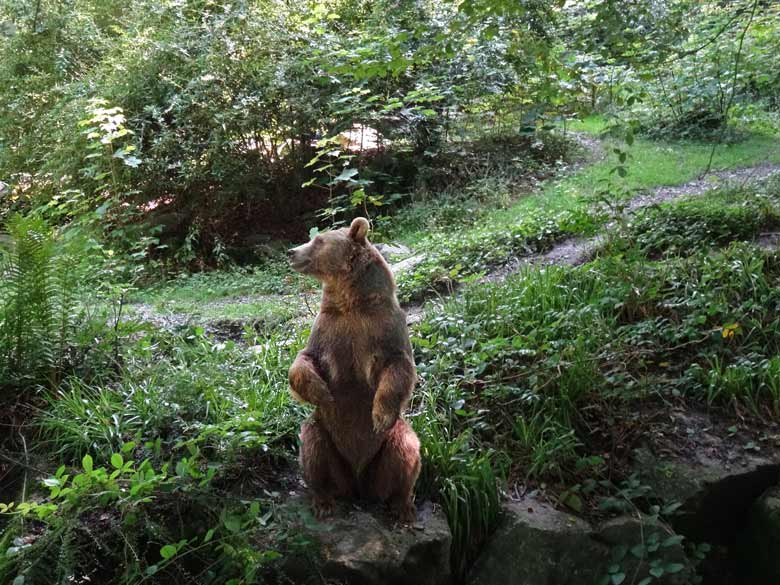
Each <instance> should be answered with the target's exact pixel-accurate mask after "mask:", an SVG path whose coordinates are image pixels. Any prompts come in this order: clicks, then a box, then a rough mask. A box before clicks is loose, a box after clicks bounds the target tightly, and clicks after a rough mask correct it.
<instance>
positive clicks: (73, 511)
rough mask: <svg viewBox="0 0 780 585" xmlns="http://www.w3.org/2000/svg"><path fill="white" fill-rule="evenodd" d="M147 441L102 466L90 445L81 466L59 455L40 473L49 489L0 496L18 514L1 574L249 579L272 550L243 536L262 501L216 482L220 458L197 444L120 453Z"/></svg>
mask: <svg viewBox="0 0 780 585" xmlns="http://www.w3.org/2000/svg"><path fill="white" fill-rule="evenodd" d="M143 451H144V448H142V447H140V446H136V445H135V444H133V443H126V444H124V445H123V446H122V449H121V450H119V451H117V452H115V453H112V454H111V456H110V459H109V460H110V465H109V464H108V463H106V465H105V466H103V465H100V464H99V463H96V462H95V461H93V458H92V456H91V455H89V454H87V455H85V456H84V457H83V458H82V459H81V466H80V468H72V469H68V468H66V466H64V465H63V466H61V467H60V468H59V469H58V470H57V471H56V473H54V474H53V475H52V476H50V477H47V478H45V479H44V480H43V487H44V489H45V491H46V492H47V493H46V495H45V496H42V497H40V498H37V499H36V500H34V501H22V502H19V503H13V502H11V503H0V514H2V515H6V516H7V515H12V516H16V517H18V521H15V522H12V523H10V524H9V525H8V526H7V527H6V528H5V529H4V531H3V533H2V535H1V536H0V552H2V554H1V555H0V579H2V581H3V582H4V583H11V582H12V581H13V582H15V583H28V584H30V585H43V584H46V583H52V582H56V583H64V582H68V581H79V580H96V581H99V582H100V583H106V584H117V585H120V584H121V585H129V584H130V583H139V582H143V581H145V580H147V579H150V578H154V579H155V580H157V581H163V582H170V583H180V582H183V581H185V580H191V579H192V578H193V575H198V577H197V581H198V582H199V583H213V584H216V583H225V582H230V581H229V580H230V579H231V578H232V579H235V581H233V582H236V583H237V582H241V581H240V580H241V579H243V580H244V581H243V582H247V583H251V582H255V580H254V579H255V576H256V575H257V574H258V572H259V571H260V570H261V568H262V566H263V565H264V564H267V563H268V562H270V561H272V560H274V559H275V558H276V557H278V553H277V552H276V551H274V550H267V549H259V550H258V549H257V548H256V545H255V546H253V545H251V544H250V542H249V535H250V534H251V535H254V534H256V533H259V532H262V531H263V525H264V524H267V523H268V520H269V518H270V516H271V515H270V514H268V513H267V512H265V513H264V515H263V516H262V517H261V515H260V510H261V507H260V502H258V501H253V502H251V503H244V502H240V501H237V500H236V499H234V498H231V497H230V496H229V495H228V494H220V493H218V492H215V491H214V489H213V486H212V480H213V479H214V477H215V475H216V467H214V466H211V465H209V464H208V462H207V461H206V460H205V459H204V458H203V457H202V456H201V455H200V453H199V452H198V451H197V450H193V451H192V452H191V453H189V454H188V455H187V456H184V457H179V458H177V459H176V460H175V463H174V462H173V461H171V462H168V463H164V464H163V465H161V466H158V465H155V464H154V463H152V461H151V460H150V459H148V458H146V459H144V460H143V461H141V462H137V461H134V460H132V459H126V458H129V457H132V456H134V455H136V454H137V455H142V453H143ZM184 516H186V517H187V518H189V521H188V522H186V523H182V522H181V521H180V520H181V518H182V517H184Z"/></svg>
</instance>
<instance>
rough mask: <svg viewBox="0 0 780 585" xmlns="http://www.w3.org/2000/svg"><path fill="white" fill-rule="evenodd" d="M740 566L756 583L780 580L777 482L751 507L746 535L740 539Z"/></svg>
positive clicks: (770, 583)
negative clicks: (741, 544) (741, 543)
mask: <svg viewBox="0 0 780 585" xmlns="http://www.w3.org/2000/svg"><path fill="white" fill-rule="evenodd" d="M740 541H741V542H743V543H744V545H743V546H742V550H741V551H740V553H741V554H740V557H741V560H742V563H741V565H742V566H743V567H745V568H746V572H747V571H749V572H750V573H751V575H750V582H751V583H755V584H756V585H776V584H777V583H780V485H778V486H776V487H773V488H770V489H769V490H767V491H766V492H765V493H764V495H762V496H761V497H760V498H759V499H758V500H757V501H756V502H755V503H754V504H753V507H752V508H751V510H750V520H749V524H748V529H747V534H746V536H745V537H744V538H742V539H740Z"/></svg>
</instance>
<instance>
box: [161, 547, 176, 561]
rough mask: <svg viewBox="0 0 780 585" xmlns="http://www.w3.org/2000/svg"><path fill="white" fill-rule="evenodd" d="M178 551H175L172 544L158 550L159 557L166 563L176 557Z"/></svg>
mask: <svg viewBox="0 0 780 585" xmlns="http://www.w3.org/2000/svg"><path fill="white" fill-rule="evenodd" d="M177 552H178V551H177V550H176V547H175V546H174V545H172V544H166V545H165V546H164V547H162V548H161V549H160V556H161V557H162V558H164V559H165V560H166V561H167V560H168V559H170V558H172V557H174V556H175V555H176V553H177Z"/></svg>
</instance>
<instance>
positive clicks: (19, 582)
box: [12, 575, 24, 585]
mask: <svg viewBox="0 0 780 585" xmlns="http://www.w3.org/2000/svg"><path fill="white" fill-rule="evenodd" d="M12 585H24V575H17V576H16V579H14V580H13V583H12Z"/></svg>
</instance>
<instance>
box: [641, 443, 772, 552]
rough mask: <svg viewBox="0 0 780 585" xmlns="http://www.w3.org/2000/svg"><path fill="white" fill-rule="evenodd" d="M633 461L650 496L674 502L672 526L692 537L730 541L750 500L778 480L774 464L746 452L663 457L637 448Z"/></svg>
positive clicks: (742, 518)
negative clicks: (729, 455) (728, 456)
mask: <svg viewBox="0 0 780 585" xmlns="http://www.w3.org/2000/svg"><path fill="white" fill-rule="evenodd" d="M634 460H635V469H636V470H637V472H638V473H639V475H640V478H641V481H642V483H643V484H645V485H648V486H650V490H651V491H650V493H651V494H652V495H653V497H655V498H659V499H661V500H663V501H665V502H677V503H679V504H680V508H679V510H678V513H677V514H676V515H675V516H674V518H673V524H674V528H675V530H676V531H677V532H678V533H680V534H684V535H685V536H686V537H688V538H690V539H692V540H694V541H697V542H708V543H711V544H722V545H725V546H730V545H731V544H732V542H733V538H734V535H735V534H737V533H738V532H740V531H741V530H742V529H743V528H744V525H745V523H746V519H747V517H748V513H749V511H750V508H751V506H752V505H753V502H754V501H755V500H756V499H757V498H758V497H760V496H761V494H762V493H764V492H765V491H766V490H767V489H768V488H769V487H771V486H773V485H776V484H777V483H778V481H780V463H778V462H777V461H773V460H771V459H767V458H764V457H758V456H755V455H751V454H743V455H741V456H740V457H739V458H733V459H730V460H729V459H722V458H715V457H710V456H708V455H706V454H703V453H694V454H693V455H692V457H691V458H690V459H687V460H685V459H679V458H678V459H670V460H664V459H660V458H656V457H655V456H654V455H653V454H652V453H651V452H650V451H649V450H647V449H637V450H636V451H635V454H634Z"/></svg>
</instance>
